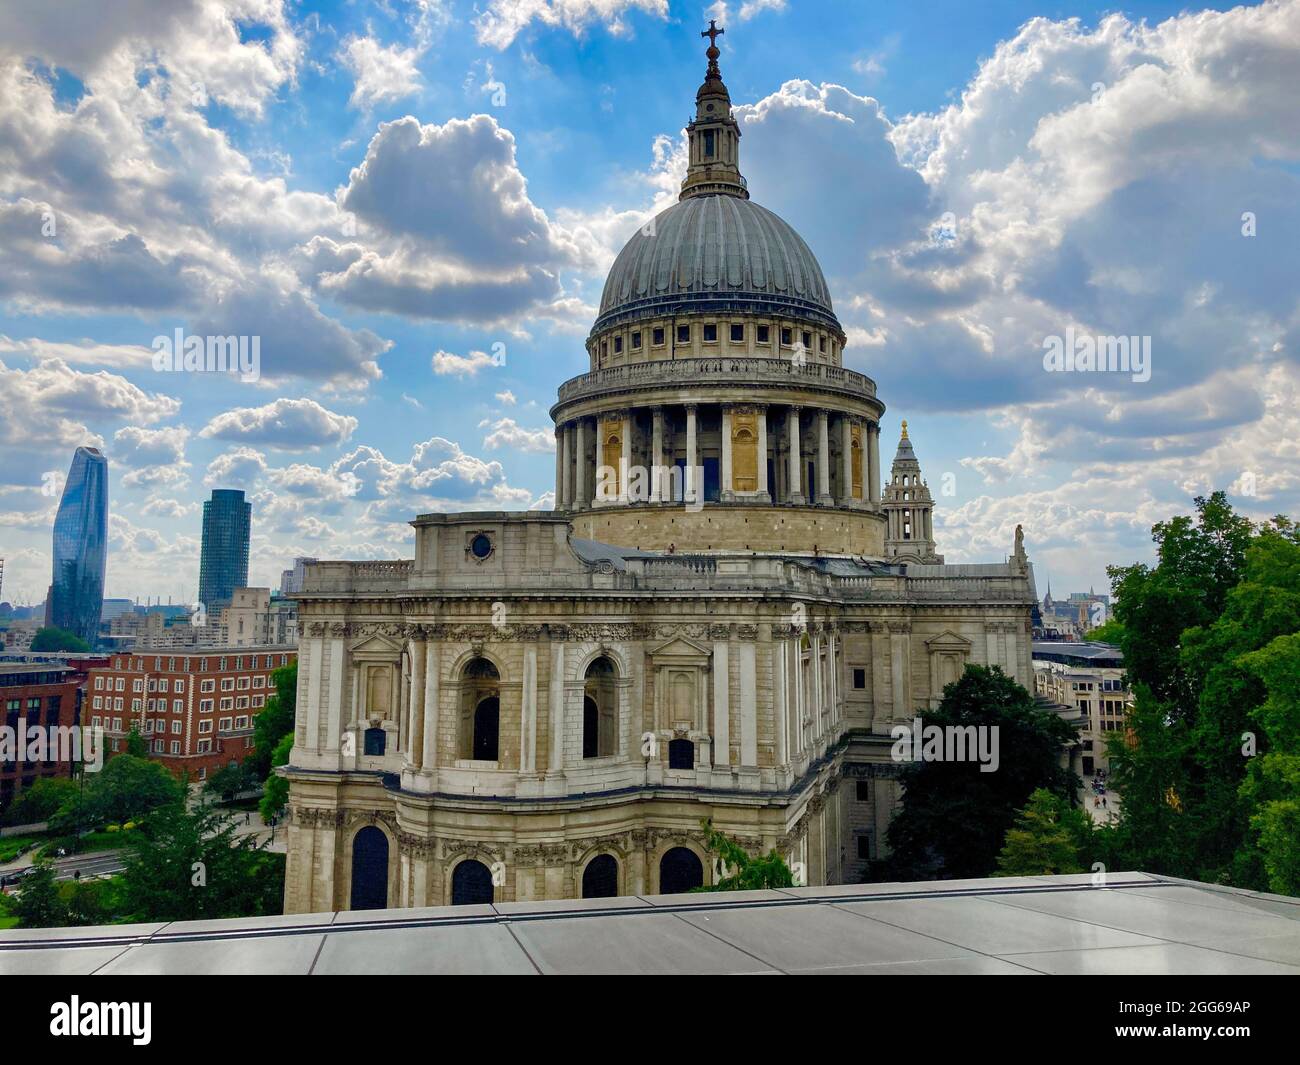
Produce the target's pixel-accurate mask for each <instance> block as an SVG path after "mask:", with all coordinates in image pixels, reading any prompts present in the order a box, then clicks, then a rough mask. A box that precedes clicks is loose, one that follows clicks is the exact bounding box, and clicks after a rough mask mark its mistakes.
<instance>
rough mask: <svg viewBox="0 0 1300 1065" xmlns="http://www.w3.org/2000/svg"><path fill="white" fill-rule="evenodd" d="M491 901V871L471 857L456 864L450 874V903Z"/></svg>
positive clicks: (476, 903) (470, 904)
mask: <svg viewBox="0 0 1300 1065" xmlns="http://www.w3.org/2000/svg"><path fill="white" fill-rule="evenodd" d="M491 901H492V873H491V872H490V871H489V870H488V867H487V866H486V865H484V864H483V863H482V862H476V861H474V860H473V859H472V858H470V859H467V860H465V861H463V862H461V863H460V865H458V866H456V869H455V871H454V872H453V873H452V874H451V904H452V905H453V906H474V905H478V904H480V903H488V902H491Z"/></svg>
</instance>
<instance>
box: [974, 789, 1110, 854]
mask: <svg viewBox="0 0 1300 1065" xmlns="http://www.w3.org/2000/svg"><path fill="white" fill-rule="evenodd" d="M1091 835H1092V822H1091V820H1089V818H1088V815H1087V814H1086V813H1084V812H1083V811H1082V810H1080V809H1079V808H1078V807H1075V806H1072V805H1071V804H1070V803H1069V802H1067V801H1066V800H1065V799H1063V798H1061V796H1059V795H1053V794H1052V793H1051V792H1050V791H1048V790H1047V789H1046V788H1038V789H1037V790H1035V791H1034V793H1033V794H1032V795H1030V796H1029V802H1028V804H1026V806H1025V808H1024V809H1023V810H1021V811H1020V814H1019V816H1018V817H1017V818H1016V823H1015V827H1013V828H1012V829H1011V830H1010V831H1009V832H1008V833H1007V838H1006V842H1005V843H1003V844H1002V851H1001V853H1000V854H999V855H998V871H997V874H996V875H998V876H1042V875H1044V874H1048V873H1081V872H1083V871H1084V867H1083V855H1084V854H1087V853H1091V848H1090V843H1091V838H1090V837H1091Z"/></svg>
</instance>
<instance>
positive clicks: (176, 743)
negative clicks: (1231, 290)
mask: <svg viewBox="0 0 1300 1065" xmlns="http://www.w3.org/2000/svg"><path fill="white" fill-rule="evenodd" d="M180 753H181V741H180V740H172V754H180Z"/></svg>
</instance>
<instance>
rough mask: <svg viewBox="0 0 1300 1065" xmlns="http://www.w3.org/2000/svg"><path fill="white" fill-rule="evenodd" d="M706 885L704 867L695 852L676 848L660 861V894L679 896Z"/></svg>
mask: <svg viewBox="0 0 1300 1065" xmlns="http://www.w3.org/2000/svg"><path fill="white" fill-rule="evenodd" d="M703 883H704V866H702V865H701V864H700V859H699V858H698V857H696V855H695V852H694V851H691V850H687V849H686V848H685V847H674V848H673V849H672V850H670V851H669V852H668V853H667V854H665V855H664V856H663V857H662V858H660V859H659V894H661V895H679V894H681V893H682V892H683V891H690V890H691V888H697V887H700V886H701V885H702V884H703Z"/></svg>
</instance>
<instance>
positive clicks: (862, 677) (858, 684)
mask: <svg viewBox="0 0 1300 1065" xmlns="http://www.w3.org/2000/svg"><path fill="white" fill-rule="evenodd" d="M866 686H867V671H866V670H865V669H855V670H854V671H853V687H855V688H856V689H857V690H858V691H862V690H863V689H864V688H865V687H866Z"/></svg>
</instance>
